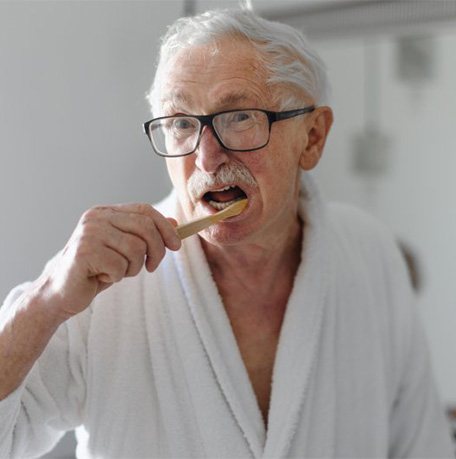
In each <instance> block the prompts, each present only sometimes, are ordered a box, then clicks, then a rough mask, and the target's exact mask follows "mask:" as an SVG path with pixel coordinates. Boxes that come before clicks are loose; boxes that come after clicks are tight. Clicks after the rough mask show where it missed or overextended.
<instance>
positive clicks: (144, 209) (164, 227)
mask: <svg viewBox="0 0 456 459" xmlns="http://www.w3.org/2000/svg"><path fill="white" fill-rule="evenodd" d="M112 209H113V210H114V211H116V210H117V211H118V212H126V213H135V214H139V215H143V216H146V217H150V218H152V220H153V221H154V223H155V226H156V227H157V229H158V231H159V232H160V234H161V236H162V238H163V241H164V243H165V245H166V247H168V248H169V249H171V250H179V249H180V247H181V244H182V242H181V240H180V238H179V236H178V235H177V232H176V229H175V226H177V222H176V225H174V224H173V223H172V221H175V220H174V219H172V218H166V217H165V216H164V215H162V214H161V213H160V212H158V210H156V209H154V208H153V207H152V206H151V205H150V204H145V203H140V204H119V205H117V206H114V207H112ZM170 220H171V221H170Z"/></svg>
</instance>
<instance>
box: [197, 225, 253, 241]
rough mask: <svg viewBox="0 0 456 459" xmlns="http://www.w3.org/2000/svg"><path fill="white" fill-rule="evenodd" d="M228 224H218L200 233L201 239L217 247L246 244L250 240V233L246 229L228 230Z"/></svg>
mask: <svg viewBox="0 0 456 459" xmlns="http://www.w3.org/2000/svg"><path fill="white" fill-rule="evenodd" d="M230 226H232V225H229V224H223V223H221V224H220V223H219V224H216V225H213V226H210V227H209V228H207V229H205V230H204V231H202V232H201V233H199V234H200V237H201V238H203V239H204V240H205V241H206V242H207V243H208V244H212V245H217V246H233V245H238V244H242V243H245V242H248V241H249V239H250V234H251V233H250V232H249V231H247V230H246V229H241V228H240V225H237V226H238V228H232V227H231V228H230Z"/></svg>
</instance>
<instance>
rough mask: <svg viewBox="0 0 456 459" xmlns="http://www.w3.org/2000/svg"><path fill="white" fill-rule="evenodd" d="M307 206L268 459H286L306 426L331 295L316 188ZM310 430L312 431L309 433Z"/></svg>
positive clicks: (279, 357) (282, 341) (276, 377)
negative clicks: (299, 430) (307, 403)
mask: <svg viewBox="0 0 456 459" xmlns="http://www.w3.org/2000/svg"><path fill="white" fill-rule="evenodd" d="M306 189H307V191H308V197H307V198H306V200H305V202H303V199H304V198H303V199H302V200H301V209H300V213H301V217H302V219H303V221H304V238H303V248H302V257H301V265H300V267H299V269H298V273H297V276H296V280H295V284H294V287H293V291H292V294H291V296H290V300H289V302H288V306H287V311H286V314H285V317H284V322H283V325H282V330H281V334H280V338H279V344H278V349H277V353H276V360H275V364H274V372H273V385H272V393H271V403H270V411H269V421H268V434H267V440H266V445H265V449H264V457H274V458H284V457H287V454H288V451H289V449H290V446H291V444H292V441H293V437H294V435H295V434H296V429H297V427H298V426H299V425H300V424H302V419H303V409H304V408H303V406H304V404H305V401H306V396H308V393H309V391H310V385H311V382H312V378H313V373H314V371H315V366H316V358H317V353H318V349H319V344H320V336H321V332H322V324H323V316H324V310H325V303H326V301H325V300H326V294H327V291H328V256H327V255H328V254H327V253H326V246H327V244H326V242H325V226H326V225H323V224H322V220H323V219H324V215H323V213H322V207H321V204H320V203H319V202H318V200H319V199H318V196H317V195H316V191H315V190H314V189H313V183H312V182H311V181H310V179H309V178H308V179H307V180H306ZM304 430H307V429H304Z"/></svg>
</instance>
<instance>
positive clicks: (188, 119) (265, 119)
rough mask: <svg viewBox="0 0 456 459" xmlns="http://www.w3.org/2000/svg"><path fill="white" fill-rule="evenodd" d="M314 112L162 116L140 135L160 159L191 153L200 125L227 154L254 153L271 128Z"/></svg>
mask: <svg viewBox="0 0 456 459" xmlns="http://www.w3.org/2000/svg"><path fill="white" fill-rule="evenodd" d="M314 110H315V106H314V105H312V106H309V107H304V108H298V109H296V110H287V111H284V112H271V111H269V110H261V109H256V108H255V109H245V110H227V111H223V112H218V113H213V114H212V115H175V116H162V117H160V118H154V119H153V120H150V121H147V122H146V123H144V126H143V127H144V132H145V133H146V135H147V137H149V140H150V142H151V144H152V147H153V149H154V151H155V153H157V154H158V155H160V156H164V157H178V156H186V155H190V154H192V153H194V152H195V150H196V149H197V148H198V145H199V143H200V140H201V134H202V132H203V127H204V126H209V127H211V128H212V131H213V133H214V135H215V137H216V139H217V140H218V142H219V143H220V145H221V146H222V147H223V148H224V149H225V150H228V151H255V150H259V149H260V148H263V147H265V146H266V145H267V144H268V142H269V137H270V134H271V125H272V123H274V122H275V121H281V120H286V119H289V118H293V117H295V116H299V115H304V114H305V113H310V112H312V111H314Z"/></svg>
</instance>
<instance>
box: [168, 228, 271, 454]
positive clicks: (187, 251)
mask: <svg viewBox="0 0 456 459" xmlns="http://www.w3.org/2000/svg"><path fill="white" fill-rule="evenodd" d="M175 259H176V264H177V268H178V271H179V277H180V279H181V280H182V286H183V289H184V291H185V295H186V299H187V301H188V306H189V308H190V312H191V314H192V317H193V320H194V324H195V327H196V329H197V332H198V334H199V337H200V339H201V342H202V344H203V346H204V349H205V352H206V353H207V357H208V359H209V362H210V365H211V367H212V370H213V377H214V378H215V380H216V383H217V384H218V386H219V389H220V392H221V395H222V396H223V397H224V399H225V401H226V404H227V406H228V407H229V410H230V413H231V414H230V415H231V416H232V417H233V419H234V420H235V422H236V423H237V424H238V426H239V429H240V434H242V436H243V437H244V439H245V441H246V442H247V445H248V448H249V450H250V454H249V455H251V456H253V457H255V458H259V457H261V456H262V454H263V447H264V442H265V436H266V433H265V427H264V422H263V419H262V416H261V413H260V410H259V407H258V403H257V401H256V397H255V394H254V392H253V388H252V385H251V383H250V380H249V377H248V374H247V370H246V368H245V366H244V363H243V361H242V357H241V354H240V351H239V348H238V346H237V343H236V339H235V337H234V334H233V331H232V328H231V324H230V322H229V319H228V316H227V314H226V311H225V309H224V306H223V302H222V299H221V297H220V295H219V293H218V291H217V287H216V284H215V282H214V280H213V278H212V274H211V272H210V269H209V266H208V265H207V262H206V259H205V256H204V253H203V250H202V248H201V245H200V243H199V240H198V238H197V237H192V238H189V239H188V240H187V241H185V243H184V247H183V249H181V251H180V252H177V253H176V254H175Z"/></svg>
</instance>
